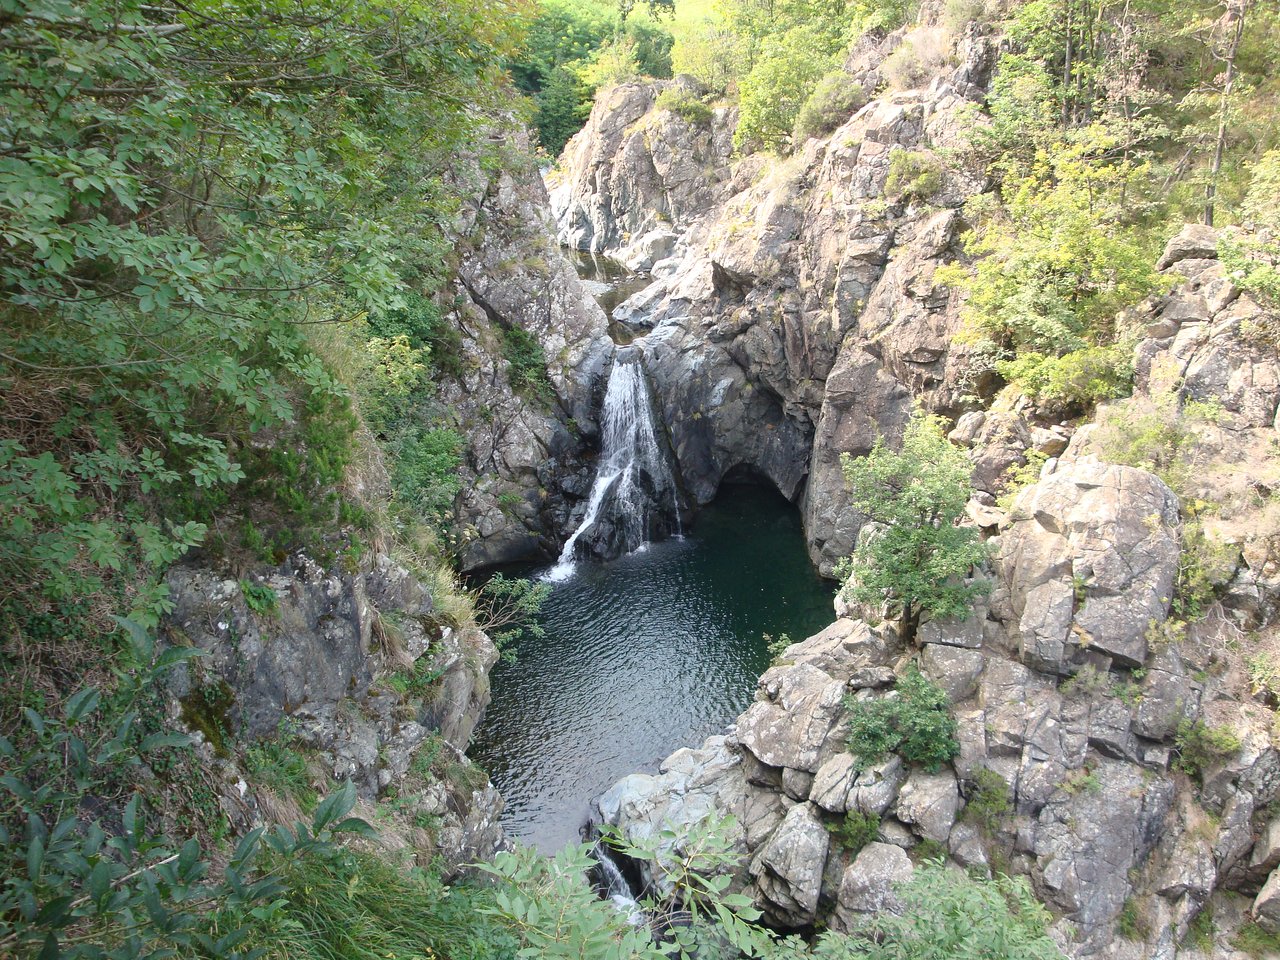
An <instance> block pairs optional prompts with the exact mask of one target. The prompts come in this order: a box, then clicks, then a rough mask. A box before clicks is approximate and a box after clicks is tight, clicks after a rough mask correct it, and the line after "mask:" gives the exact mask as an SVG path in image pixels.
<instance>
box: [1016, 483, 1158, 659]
mask: <svg viewBox="0 0 1280 960" xmlns="http://www.w3.org/2000/svg"><path fill="white" fill-rule="evenodd" d="M1177 529H1178V501H1177V498H1176V497H1175V496H1174V495H1173V493H1172V491H1170V490H1169V488H1168V487H1166V486H1165V485H1164V483H1162V482H1161V481H1160V480H1158V479H1157V478H1156V477H1154V476H1152V475H1151V474H1149V473H1147V472H1145V471H1143V470H1137V469H1134V468H1132V467H1118V466H1112V465H1108V464H1102V463H1098V462H1096V461H1091V460H1081V461H1077V462H1075V463H1074V464H1072V465H1069V466H1066V467H1060V468H1059V470H1058V471H1057V472H1055V473H1053V474H1051V475H1050V476H1048V477H1046V478H1045V479H1043V480H1041V481H1040V482H1039V483H1037V484H1035V485H1033V486H1031V487H1028V488H1027V489H1026V490H1024V491H1023V492H1022V493H1020V494H1019V495H1018V498H1017V500H1016V501H1015V502H1014V505H1013V509H1012V511H1011V513H1010V516H1009V520H1008V522H1007V525H1006V526H1005V528H1004V529H1003V531H1002V534H1001V565H1002V568H1003V570H1004V575H1005V579H1006V583H1007V584H1008V585H1009V592H1010V600H1011V602H1012V605H1013V611H1014V614H1015V616H1017V617H1018V633H1019V642H1020V644H1021V648H1022V655H1023V657H1024V659H1026V661H1027V662H1028V663H1030V664H1033V665H1034V666H1036V667H1039V668H1041V669H1044V670H1049V671H1053V672H1057V673H1066V672H1069V670H1070V665H1071V664H1072V663H1073V662H1082V655H1083V654H1084V653H1086V652H1093V651H1097V652H1099V653H1102V654H1104V655H1106V656H1109V657H1112V658H1114V659H1115V660H1116V661H1117V662H1119V663H1123V664H1126V665H1129V666H1135V667H1136V666H1141V665H1142V664H1143V663H1144V662H1145V660H1146V657H1147V640H1146V633H1147V629H1148V627H1149V626H1150V624H1151V623H1152V622H1155V623H1160V622H1162V621H1163V620H1164V619H1165V617H1166V616H1167V615H1168V611H1169V599H1170V597H1171V596H1172V590H1173V580H1174V576H1175V575H1176V572H1177V560H1178V534H1177Z"/></svg>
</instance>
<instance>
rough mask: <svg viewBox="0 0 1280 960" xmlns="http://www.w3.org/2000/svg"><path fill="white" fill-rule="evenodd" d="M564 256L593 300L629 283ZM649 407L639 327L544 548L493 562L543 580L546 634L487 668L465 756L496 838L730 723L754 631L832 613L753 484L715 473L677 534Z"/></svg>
mask: <svg viewBox="0 0 1280 960" xmlns="http://www.w3.org/2000/svg"><path fill="white" fill-rule="evenodd" d="M577 264H578V269H579V272H580V273H581V274H582V275H583V277H584V279H586V280H588V281H590V282H592V283H593V288H592V289H593V293H594V294H595V295H596V296H597V297H598V298H599V300H600V302H601V305H602V306H604V307H605V309H606V310H609V309H611V308H612V307H613V306H615V305H616V304H617V303H618V302H619V301H620V299H621V298H620V296H619V293H620V292H628V291H631V292H633V291H634V290H635V289H636V288H637V287H638V286H640V285H642V284H643V278H635V277H633V276H629V275H627V274H626V273H625V271H624V270H622V268H621V267H620V266H619V265H617V264H614V263H612V261H607V260H605V259H603V258H592V257H587V256H585V255H580V256H579V257H577ZM655 416H656V408H655V405H654V403H653V400H652V397H651V396H650V393H649V387H648V383H647V376H646V373H645V369H644V357H643V340H640V341H637V342H634V343H632V342H630V340H629V339H628V340H627V341H626V342H625V343H623V344H620V345H619V346H618V348H617V355H616V357H615V360H614V366H613V368H612V370H611V373H610V378H609V383H608V386H607V389H606V392H605V397H604V404H603V409H602V411H601V423H602V430H603V434H604V436H603V443H602V449H601V453H600V461H599V465H598V468H597V475H596V478H595V482H594V484H593V487H592V490H591V492H590V495H589V496H588V498H587V500H586V502H585V503H584V504H583V506H582V507H581V508H580V512H579V514H578V515H577V516H576V517H575V520H576V526H575V528H574V530H573V532H572V533H571V535H570V536H569V538H568V540H567V542H566V544H565V546H564V549H563V551H562V553H561V555H560V557H559V559H558V561H557V562H556V563H555V564H551V565H546V564H541V565H529V564H525V565H521V566H518V567H515V568H513V569H509V570H507V571H506V572H508V573H514V574H517V575H519V576H527V577H535V578H540V579H543V580H547V581H550V582H551V583H553V584H554V589H553V591H552V593H551V596H550V598H549V599H548V601H547V603H546V605H545V607H544V608H543V612H542V621H543V624H544V626H545V627H546V636H545V637H543V638H541V639H537V640H526V641H525V642H524V643H523V644H522V645H521V646H520V648H519V650H518V651H517V659H516V661H515V662H514V663H511V664H502V665H500V666H499V667H498V668H497V669H496V670H495V671H494V673H493V675H492V683H493V701H492V703H491V704H490V705H489V708H488V711H487V712H486V715H485V720H484V722H483V723H482V725H481V727H480V728H479V730H477V732H476V738H475V740H474V742H473V744H472V747H471V749H470V751H469V752H470V755H471V756H472V757H473V758H474V759H475V760H476V761H477V762H478V763H479V764H480V765H481V766H482V767H484V768H485V769H486V770H488V771H489V773H490V776H491V777H492V778H493V782H494V784H495V785H496V786H497V787H498V789H499V790H500V791H501V793H502V795H503V797H504V798H505V800H506V805H507V806H506V813H505V815H504V818H503V827H504V829H505V830H506V832H507V834H508V835H509V836H511V837H513V838H515V839H517V840H521V841H524V842H526V843H532V844H534V845H536V846H537V847H539V848H540V849H541V850H543V851H544V852H548V853H550V852H554V851H555V850H558V849H559V848H560V847H562V846H563V845H564V844H566V843H571V842H576V841H577V840H579V839H580V831H581V828H582V827H583V825H584V824H585V822H586V820H587V816H588V806H589V804H590V802H591V801H592V800H593V799H594V798H595V797H596V796H598V795H599V794H600V793H601V792H603V791H604V790H605V789H607V788H608V787H609V786H610V785H611V784H612V783H613V782H614V781H615V780H617V779H618V778H619V777H621V776H625V775H626V774H628V773H632V772H635V771H640V770H653V769H656V766H657V763H658V761H659V760H660V759H661V758H662V757H665V756H666V755H667V754H669V753H671V751H673V750H675V749H678V748H679V747H681V746H692V745H696V744H698V743H700V742H701V741H702V739H703V738H704V737H706V736H708V735H710V734H713V733H717V732H719V731H721V730H723V729H724V728H725V727H726V725H728V724H729V723H730V722H732V720H733V718H734V717H735V716H737V714H738V713H739V712H741V711H742V710H743V709H744V708H745V707H746V706H747V704H748V703H750V701H751V697H752V693H753V691H754V689H755V682H756V678H757V677H758V676H759V675H760V674H761V673H762V672H763V671H764V670H765V669H766V668H767V667H768V665H769V660H770V653H769V650H768V645H769V637H775V638H776V637H779V636H781V635H783V634H787V635H789V636H791V637H793V638H797V639H798V638H801V637H804V636H807V635H808V634H810V633H812V632H814V631H815V630H817V629H819V628H821V627H822V626H824V625H825V624H826V623H827V622H828V621H829V620H830V618H831V588H830V585H829V584H828V583H827V582H825V581H823V580H822V579H821V578H820V577H819V576H818V575H817V574H816V573H815V572H814V570H813V568H812V565H811V564H810V562H809V558H808V556H807V554H806V552H805V543H804V532H803V530H802V527H801V520H800V514H799V511H798V510H797V509H796V508H795V506H794V505H793V504H791V503H789V502H788V501H787V500H786V499H785V498H784V497H782V496H781V495H779V494H778V493H777V492H775V491H774V490H772V489H770V488H769V487H768V486H767V485H765V486H762V485H758V484H756V483H753V482H744V483H726V484H725V485H724V488H723V489H722V491H721V494H720V496H719V497H717V499H716V500H715V501H714V502H713V503H712V504H711V505H710V506H709V507H707V508H705V509H704V510H703V511H701V513H700V514H699V515H698V517H697V520H696V523H695V524H694V525H693V527H692V529H691V530H689V531H687V535H686V531H685V530H684V528H683V526H682V525H681V520H680V516H679V491H678V489H677V488H676V484H675V480H674V479H673V475H672V470H671V466H672V464H671V462H670V458H671V453H670V450H669V449H668V447H667V444H666V431H665V428H664V426H663V424H661V423H659V422H656V421H655V419H654V418H655ZM600 557H617V559H610V560H607V561H602V560H601V559H599V558H600Z"/></svg>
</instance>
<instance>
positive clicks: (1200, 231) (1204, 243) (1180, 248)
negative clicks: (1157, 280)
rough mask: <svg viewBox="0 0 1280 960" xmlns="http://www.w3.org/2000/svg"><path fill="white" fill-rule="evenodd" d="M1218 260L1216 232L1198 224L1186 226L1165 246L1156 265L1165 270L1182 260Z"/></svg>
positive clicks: (1157, 267)
mask: <svg viewBox="0 0 1280 960" xmlns="http://www.w3.org/2000/svg"><path fill="white" fill-rule="evenodd" d="M1203 258H1211V259H1214V260H1216V259H1217V258H1218V231H1217V230H1215V229H1213V227H1206V226H1204V225H1203V224H1199V223H1188V224H1186V225H1185V226H1184V227H1183V228H1182V229H1181V230H1180V231H1179V232H1178V234H1177V236H1175V237H1173V238H1172V239H1171V240H1170V241H1169V242H1168V243H1167V244H1165V248H1164V253H1163V254H1161V256H1160V259H1159V261H1158V262H1157V263H1156V269H1157V270H1165V269H1167V268H1169V267H1172V266H1173V265H1174V264H1177V263H1181V262H1182V261H1183V260H1194V259H1203Z"/></svg>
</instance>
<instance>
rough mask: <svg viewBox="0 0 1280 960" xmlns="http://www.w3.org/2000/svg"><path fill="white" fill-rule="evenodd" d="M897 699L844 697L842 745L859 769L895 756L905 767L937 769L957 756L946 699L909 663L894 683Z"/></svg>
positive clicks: (952, 726) (954, 735)
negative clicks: (846, 722)
mask: <svg viewBox="0 0 1280 960" xmlns="http://www.w3.org/2000/svg"><path fill="white" fill-rule="evenodd" d="M895 694H896V695H893V696H888V697H883V698H880V699H877V700H852V699H848V698H846V700H845V706H846V707H847V709H848V710H849V738H848V740H847V741H846V745H847V746H848V748H849V750H850V752H851V753H853V755H854V756H855V757H857V758H858V762H859V765H860V766H866V765H868V764H872V763H876V762H878V761H879V760H882V759H883V758H884V757H886V756H887V755H888V754H890V753H897V754H898V755H899V756H901V757H902V759H904V760H906V761H907V762H908V763H918V764H920V765H921V766H923V767H925V768H926V769H929V770H936V769H937V768H938V767H940V766H942V764H944V763H946V762H947V761H949V760H950V759H951V758H952V757H954V756H955V755H956V754H957V753H959V752H960V744H959V742H957V740H956V721H955V718H953V717H952V716H951V713H950V711H949V710H948V701H947V695H946V694H945V693H944V692H943V691H942V689H941V688H940V687H938V686H937V685H936V684H933V683H930V682H929V680H928V679H926V678H925V677H924V675H923V674H921V673H920V671H919V669H917V668H916V666H915V665H914V664H913V665H912V666H911V667H909V668H908V670H907V673H906V674H905V675H904V676H903V677H902V678H901V679H900V680H899V681H898V685H897V688H896V691H895Z"/></svg>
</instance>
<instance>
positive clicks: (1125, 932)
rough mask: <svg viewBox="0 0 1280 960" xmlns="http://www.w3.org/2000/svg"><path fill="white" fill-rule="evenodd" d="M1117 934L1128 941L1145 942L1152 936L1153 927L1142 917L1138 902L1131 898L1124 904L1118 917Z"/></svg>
mask: <svg viewBox="0 0 1280 960" xmlns="http://www.w3.org/2000/svg"><path fill="white" fill-rule="evenodd" d="M1116 932H1117V933H1119V934H1120V936H1121V937H1123V938H1124V939H1126V940H1130V941H1138V940H1145V939H1147V937H1148V936H1149V935H1150V934H1151V926H1150V924H1148V923H1147V921H1146V918H1145V917H1143V915H1142V908H1141V906H1140V905H1139V904H1138V901H1137V900H1135V899H1134V898H1133V897H1130V898H1129V899H1128V900H1126V901H1125V902H1124V907H1123V908H1122V909H1121V910H1120V915H1119V916H1118V917H1116Z"/></svg>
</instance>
